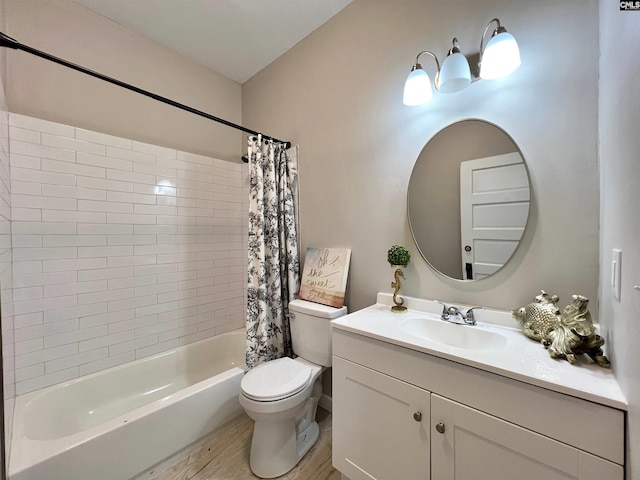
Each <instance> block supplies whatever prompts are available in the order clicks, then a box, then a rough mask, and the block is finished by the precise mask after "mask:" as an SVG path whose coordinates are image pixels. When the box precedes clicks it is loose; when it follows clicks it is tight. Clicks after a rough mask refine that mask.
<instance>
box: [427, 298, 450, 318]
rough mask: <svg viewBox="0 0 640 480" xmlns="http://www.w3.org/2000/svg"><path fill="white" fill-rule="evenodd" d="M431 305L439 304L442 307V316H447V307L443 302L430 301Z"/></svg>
mask: <svg viewBox="0 0 640 480" xmlns="http://www.w3.org/2000/svg"><path fill="white" fill-rule="evenodd" d="M431 301H432V302H433V303H439V304H440V305H442V315H448V314H449V308H450V307H449V305H447V304H446V303H444V302H441V301H440V300H431Z"/></svg>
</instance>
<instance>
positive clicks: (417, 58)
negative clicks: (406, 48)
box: [411, 50, 440, 72]
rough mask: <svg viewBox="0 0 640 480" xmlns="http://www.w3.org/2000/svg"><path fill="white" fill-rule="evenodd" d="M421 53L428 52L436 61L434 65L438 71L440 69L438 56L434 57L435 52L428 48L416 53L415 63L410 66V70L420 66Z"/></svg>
mask: <svg viewBox="0 0 640 480" xmlns="http://www.w3.org/2000/svg"><path fill="white" fill-rule="evenodd" d="M423 53H428V54H429V55H431V56H432V57H433V59H434V60H435V61H436V66H437V67H438V72H439V71H440V62H439V61H438V57H436V54H435V53H433V52H430V51H429V50H423V51H422V52H420V53H419V54H418V55H416V63H415V64H414V65H413V67H412V68H411V71H414V70H416V69H418V68H422V65H420V55H422V54H423Z"/></svg>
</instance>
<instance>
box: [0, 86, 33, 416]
mask: <svg viewBox="0 0 640 480" xmlns="http://www.w3.org/2000/svg"><path fill="white" fill-rule="evenodd" d="M0 82H1V80H0ZM0 90H1V89H0ZM2 103H4V98H2ZM25 241H27V242H28V241H30V240H29V239H25ZM12 280H13V275H12V270H11V182H10V179H9V113H8V112H6V111H0V313H1V315H2V320H1V322H2V357H3V358H2V363H3V388H4V398H5V399H10V398H12V397H13V396H14V395H15V366H14V341H13V284H12ZM5 410H6V414H5V417H6V422H5V425H6V427H7V428H8V429H10V428H11V419H12V418H13V411H12V409H5Z"/></svg>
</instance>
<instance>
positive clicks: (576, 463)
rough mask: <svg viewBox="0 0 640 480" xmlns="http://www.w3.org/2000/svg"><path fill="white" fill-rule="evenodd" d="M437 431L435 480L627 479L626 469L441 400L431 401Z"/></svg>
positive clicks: (433, 444) (433, 443)
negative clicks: (625, 475) (625, 477)
mask: <svg viewBox="0 0 640 480" xmlns="http://www.w3.org/2000/svg"><path fill="white" fill-rule="evenodd" d="M531 414H532V415H544V411H541V412H538V411H536V410H535V409H534V410H532V412H531ZM585 421H588V419H585ZM438 424H441V425H440V426H439V429H440V430H442V426H444V433H439V431H440V430H436V428H437V427H438ZM431 425H432V432H433V434H432V437H431V449H432V450H431V455H432V465H431V468H432V479H433V480H454V479H455V480H497V479H499V480H541V479H544V480H569V479H573V480H604V479H605V478H606V479H607V480H623V477H624V470H623V468H622V467H621V466H620V465H617V464H615V463H612V462H609V461H607V460H603V459H601V458H599V457H595V456H593V455H591V454H588V453H586V452H583V451H581V450H578V449H576V448H573V447H570V446H569V445H566V444H564V443H560V442H557V441H555V440H552V439H550V438H548V437H544V436H542V435H539V434H537V433H534V432H532V431H530V430H526V429H524V428H522V427H519V426H517V425H514V424H512V423H509V422H505V421H503V420H500V419H498V418H496V417H492V416H491V415H487V414H485V413H482V412H480V411H478V410H474V409H472V408H469V407H466V406H464V405H461V404H459V403H456V402H453V401H451V400H448V399H446V398H443V397H440V396H438V395H435V394H434V395H432V397H431ZM594 434H596V433H595V432H594ZM603 441H606V440H604V439H603Z"/></svg>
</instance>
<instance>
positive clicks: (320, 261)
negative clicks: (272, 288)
mask: <svg viewBox="0 0 640 480" xmlns="http://www.w3.org/2000/svg"><path fill="white" fill-rule="evenodd" d="M349 260H351V249H349V248H307V255H306V257H305V260H304V269H303V271H302V282H301V284H300V294H299V295H298V298H301V299H302V300H308V301H310V302H316V303H321V304H323V305H329V306H331V307H336V308H340V307H342V306H343V305H344V293H345V290H346V288H347V274H348V273H349Z"/></svg>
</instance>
